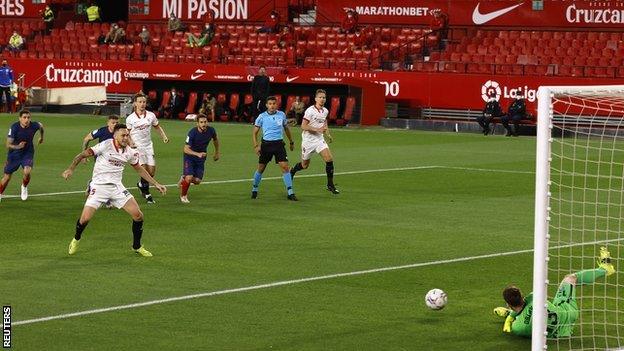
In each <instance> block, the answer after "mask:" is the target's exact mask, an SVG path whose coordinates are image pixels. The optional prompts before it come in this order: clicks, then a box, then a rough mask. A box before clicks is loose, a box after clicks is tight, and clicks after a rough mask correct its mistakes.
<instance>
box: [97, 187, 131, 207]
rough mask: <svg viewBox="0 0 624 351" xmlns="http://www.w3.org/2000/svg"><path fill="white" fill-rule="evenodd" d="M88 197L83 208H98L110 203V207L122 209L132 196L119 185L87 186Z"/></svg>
mask: <svg viewBox="0 0 624 351" xmlns="http://www.w3.org/2000/svg"><path fill="white" fill-rule="evenodd" d="M89 189H90V191H89V196H88V197H87V201H86V202H85V206H89V207H93V208H95V209H98V208H100V206H102V204H105V203H107V202H109V201H110V203H111V205H113V206H115V207H117V208H122V207H124V206H125V205H126V203H127V202H128V200H130V199H132V198H133V197H134V196H132V194H130V192H129V191H128V190H127V189H126V188H125V187H124V186H123V185H121V184H119V185H116V184H89Z"/></svg>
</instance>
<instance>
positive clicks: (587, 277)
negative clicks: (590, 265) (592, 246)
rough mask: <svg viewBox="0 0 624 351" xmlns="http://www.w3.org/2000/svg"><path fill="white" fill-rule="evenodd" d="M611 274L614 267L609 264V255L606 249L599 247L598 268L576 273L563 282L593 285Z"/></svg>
mask: <svg viewBox="0 0 624 351" xmlns="http://www.w3.org/2000/svg"><path fill="white" fill-rule="evenodd" d="M613 273H615V267H613V263H611V253H610V252H609V251H608V250H607V248H606V247H601V248H600V256H599V257H598V268H596V269H587V270H584V271H580V272H576V273H574V274H571V275H569V276H566V278H565V279H564V281H566V280H567V281H568V282H570V283H572V281H574V283H578V284H580V285H584V284H593V283H594V282H596V280H597V279H599V278H602V277H604V276H609V275H611V274H613Z"/></svg>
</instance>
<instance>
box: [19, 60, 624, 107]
mask: <svg viewBox="0 0 624 351" xmlns="http://www.w3.org/2000/svg"><path fill="white" fill-rule="evenodd" d="M10 65H11V66H12V68H13V70H14V71H15V72H16V74H21V73H24V74H25V85H26V86H39V87H48V88H56V87H73V86H92V85H105V86H106V87H107V91H108V92H119V93H135V92H137V91H139V90H140V89H141V88H142V87H143V82H142V81H143V80H168V81H196V82H223V83H227V82H232V83H244V82H251V80H253V75H254V74H255V73H256V70H257V68H255V67H247V66H235V65H227V66H225V65H215V64H182V63H180V64H168V63H150V64H145V63H144V62H141V61H124V62H119V61H102V62H94V61H79V60H42V59H23V60H12V61H11V62H10ZM268 71H269V74H268V75H269V79H270V81H271V82H273V83H283V84H309V85H317V86H323V85H336V84H339V85H351V86H358V87H361V88H362V89H367V92H366V94H369V95H367V96H368V99H369V100H371V101H375V104H378V105H382V104H383V96H382V92H384V93H385V98H386V100H387V101H403V102H407V103H409V104H410V105H411V106H422V107H435V108H449V109H473V110H475V109H476V110H479V109H482V108H483V105H484V103H485V99H486V98H487V96H489V95H491V94H492V93H494V94H496V96H497V97H498V98H499V100H500V101H501V102H502V104H503V106H506V105H507V104H508V103H509V102H510V101H511V100H512V99H513V98H514V97H515V96H516V94H522V95H523V96H525V98H526V100H527V103H528V106H529V108H530V109H534V108H535V102H536V93H537V89H538V87H539V86H541V85H613V84H623V83H624V79H609V78H573V77H552V76H551V77H544V76H510V75H498V76H494V75H479V74H453V73H420V72H363V71H346V70H330V69H290V68H289V69H288V70H283V69H279V68H273V69H272V68H269V69H268ZM371 83H377V84H379V85H381V88H382V89H370V87H369V86H368V85H367V84H371ZM370 92H374V93H375V94H378V95H380V96H374V94H372V93H370ZM377 92H379V93H377ZM379 99H381V100H379Z"/></svg>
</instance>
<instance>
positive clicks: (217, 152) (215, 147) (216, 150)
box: [212, 135, 221, 161]
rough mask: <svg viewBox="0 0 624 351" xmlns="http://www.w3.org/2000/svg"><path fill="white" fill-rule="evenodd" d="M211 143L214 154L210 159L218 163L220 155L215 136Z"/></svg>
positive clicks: (217, 139) (217, 140)
mask: <svg viewBox="0 0 624 351" xmlns="http://www.w3.org/2000/svg"><path fill="white" fill-rule="evenodd" d="M212 143H213V145H214V149H215V152H214V155H213V156H212V159H213V160H214V161H219V158H220V157H221V154H220V153H219V138H217V136H216V135H215V136H214V137H213V138H212Z"/></svg>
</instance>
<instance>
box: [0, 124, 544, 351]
mask: <svg viewBox="0 0 624 351" xmlns="http://www.w3.org/2000/svg"><path fill="white" fill-rule="evenodd" d="M33 119H34V120H39V121H41V122H43V123H44V125H45V128H46V130H45V134H46V140H45V143H44V144H43V145H41V146H40V147H38V148H37V151H36V158H35V168H34V171H33V177H32V181H31V185H30V186H29V189H30V193H31V194H41V193H51V192H68V191H80V190H82V189H84V188H85V185H86V183H87V180H88V179H89V178H90V175H91V167H92V162H91V163H89V164H88V165H87V166H84V165H81V166H79V168H78V170H77V171H76V172H75V173H74V177H73V178H72V179H71V180H70V181H64V180H63V179H62V178H61V176H60V174H61V172H62V171H63V170H64V169H65V168H66V167H67V165H68V164H69V163H70V161H71V159H72V157H73V156H74V155H75V154H76V153H78V152H79V151H80V143H81V139H82V137H83V136H84V135H85V134H86V133H87V132H88V131H89V130H92V129H95V128H97V127H99V126H101V125H103V124H104V123H105V119H103V118H94V117H92V116H63V115H38V114H35V115H34V117H33ZM14 120H16V119H15V118H14V117H13V116H11V117H9V116H6V115H4V116H1V117H0V126H2V125H5V126H7V127H8V125H9V124H10V123H12V122H13V121H14ZM162 123H163V126H164V128H165V130H166V132H167V134H168V135H169V138H170V139H171V142H170V143H169V144H167V145H165V144H162V142H160V141H159V140H158V139H157V137H156V136H154V142H155V148H156V155H157V162H158V166H157V167H158V169H157V173H156V178H157V179H158V180H159V181H161V182H162V183H164V184H175V183H176V182H177V180H178V178H179V175H180V172H181V163H182V161H181V154H182V145H183V142H184V139H185V136H186V132H187V131H188V130H189V129H190V128H191V127H192V124H189V123H183V122H177V121H175V122H171V121H163V122H162ZM214 126H215V128H216V130H217V132H218V134H219V138H220V140H221V144H222V149H221V153H222V159H221V160H219V161H218V162H213V161H212V160H209V161H207V165H206V175H205V178H204V181H207V182H219V183H214V184H205V185H201V186H197V187H195V186H193V187H191V190H190V192H189V198H190V200H191V201H192V202H191V204H189V205H182V204H180V202H179V199H178V193H177V188H175V186H173V187H170V188H169V193H168V194H167V195H166V196H165V197H161V196H156V197H155V198H156V201H157V204H156V205H154V206H148V205H146V204H144V202H143V201H142V200H141V199H139V203H140V205H141V207H142V210H143V211H144V213H145V226H144V238H143V242H144V245H145V246H146V247H147V248H148V249H149V250H151V251H152V252H153V253H154V257H153V258H149V259H145V258H140V257H137V256H135V255H134V254H133V253H132V252H131V251H130V244H131V237H132V235H131V220H130V218H129V217H128V216H127V215H126V214H125V213H123V212H122V211H116V210H105V209H102V210H99V211H98V212H97V214H96V216H95V217H94V219H93V220H92V222H91V223H90V224H89V226H88V227H87V229H86V231H85V233H84V234H83V240H82V241H81V246H80V250H79V251H78V253H77V254H76V255H74V256H72V257H69V256H68V255H67V244H68V243H69V241H70V239H71V238H72V236H73V231H74V224H75V222H76V219H77V218H78V216H79V214H80V211H81V208H82V206H83V204H84V195H83V194H81V193H75V194H65V195H54V196H42V197H34V196H33V197H31V198H30V199H29V200H28V201H26V202H22V201H20V200H19V199H18V198H4V199H3V200H2V203H0V242H2V245H0V255H1V256H0V257H2V258H3V259H2V269H1V270H0V300H1V301H0V302H2V303H3V304H4V305H11V306H12V307H13V319H14V321H22V320H27V319H32V318H39V317H46V316H53V315H58V314H64V313H72V312H77V311H84V310H91V309H97V308H105V307H111V306H119V305H125V304H130V303H138V302H144V301H151V300H158V299H165V298H170V297H176V296H184V295H189V294H197V293H205V292H214V291H222V290H227V289H235V288H241V287H248V286H255V285H261V284H267V283H272V282H279V281H287V280H293V279H299V278H306V277H317V276H323V275H328V274H334V273H343V272H353V271H360V270H367V269H374V268H382V267H392V266H400V265H407V264H414V263H427V262H434V261H438V260H452V259H455V258H461V257H472V256H477V255H484V254H491V253H500V252H508V251H517V250H525V249H530V248H531V247H532V229H533V197H534V194H533V183H534V176H533V175H532V170H533V167H534V139H532V138H513V139H510V138H503V137H499V136H494V137H487V138H486V137H483V136H480V135H467V134H451V133H434V132H413V131H397V130H382V129H336V130H333V131H332V134H333V135H334V139H335V142H334V143H333V144H332V145H331V148H332V152H333V154H334V158H335V165H336V171H337V172H354V173H351V174H345V175H340V174H337V175H336V183H337V184H338V187H339V188H340V189H341V191H342V193H341V194H340V195H338V196H334V195H332V194H330V193H329V192H327V191H326V190H325V189H324V183H325V178H324V175H323V173H324V165H323V162H322V161H321V159H320V158H319V157H315V158H314V159H313V160H312V165H311V167H310V169H308V170H307V171H305V172H302V173H300V174H301V175H304V174H307V175H319V176H312V177H300V176H298V177H296V178H295V183H294V184H295V185H294V186H295V191H296V193H297V196H298V197H299V199H300V201H299V202H297V203H292V202H289V201H287V200H286V195H285V190H284V187H283V184H282V182H281V180H280V179H277V180H270V179H265V180H264V181H263V182H262V185H261V188H260V196H259V199H257V200H255V201H252V200H250V199H249V195H250V188H251V181H250V178H251V176H252V174H253V171H254V169H255V167H256V162H257V157H256V156H255V155H254V153H253V150H252V145H251V140H250V136H251V127H250V126H249V125H239V124H214ZM293 134H294V135H295V138H296V140H297V141H298V140H299V139H300V136H299V131H298V130H297V129H295V130H294V131H293ZM211 148H212V146H211ZM211 150H212V149H211ZM289 155H290V159H291V164H294V162H296V161H297V160H298V152H297V151H295V152H289ZM429 166H435V167H429ZM415 167H423V168H420V169H415ZM396 168H411V169H405V170H396ZM392 169H395V170H392ZM479 169H480V170H479ZM492 170H497V171H492ZM364 171H375V172H371V173H364ZM502 171H509V172H502ZM277 176H279V171H278V168H277V166H275V165H270V166H269V167H268V168H267V171H266V172H265V178H266V177H277ZM20 178H21V177H20V174H19V173H16V176H15V177H14V179H13V180H12V182H11V184H10V185H9V187H8V189H7V191H6V192H5V194H7V195H17V194H18V191H19V183H20V181H19V179H20ZM136 179H137V176H136V174H135V172H134V171H133V170H132V169H130V168H128V169H126V171H125V176H124V183H125V184H126V186H128V187H131V186H134V184H135V183H136ZM230 180H235V181H233V182H225V181H230ZM221 182H222V183H221ZM132 192H133V193H134V194H135V196H137V198H139V197H138V191H137V190H132ZM531 267H532V255H531V254H530V253H521V254H515V255H508V256H501V257H492V258H483V259H474V260H469V261H463V262H447V263H440V264H429V265H425V266H421V267H415V268H409V269H400V270H393V271H385V272H376V273H369V274H361V275H355V276H347V277H339V278H333V279H324V280H317V281H309V282H302V283H297V284H289V285H283V286H276V287H271V288H265V289H257V290H250V291H244V292H237V293H228V294H222V295H217V296H211V297H203V298H198V299H192V300H184V301H177V302H170V303H164V304H157V305H152V306H147V307H139V308H132V309H126V310H120V311H109V312H104V313H99V314H92V315H86V316H80V317H74V318H66V319H59V320H53V321H46V322H41V323H34V324H27V325H18V326H14V327H13V346H14V348H15V349H16V350H38V349H47V350H110V349H133V350H157V349H184V350H267V349H276V350H320V349H322V350H354V349H357V350H380V349H388V350H451V349H461V350H501V349H507V350H520V349H527V348H528V347H529V341H527V340H522V339H518V338H515V337H510V336H507V335H502V332H501V327H502V321H500V320H498V319H496V317H494V316H493V315H492V313H491V310H492V308H493V307H495V306H498V305H501V304H502V300H501V297H500V295H501V289H502V288H503V287H504V286H505V285H507V284H508V283H510V282H513V283H516V284H518V285H520V286H521V287H523V288H524V290H525V291H528V290H530V288H531V275H532V268H531ZM434 287H435V288H441V289H443V290H445V291H446V292H447V293H448V294H449V305H448V306H447V307H446V308H445V309H444V310H442V311H431V310H428V309H427V308H426V307H425V305H424V295H425V293H426V292H427V291H428V290H429V289H431V288H434Z"/></svg>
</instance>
